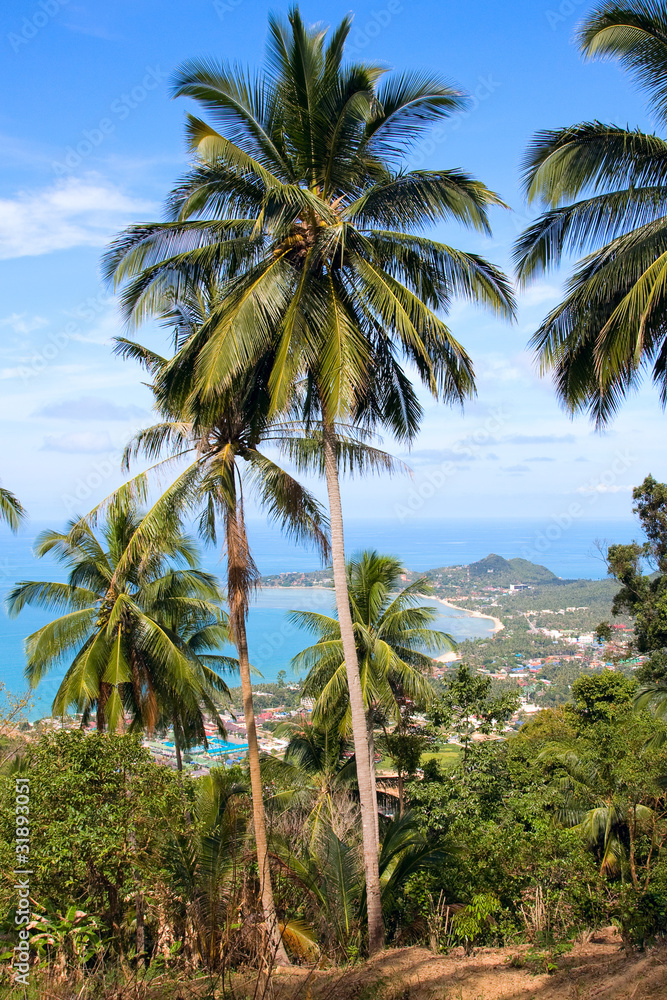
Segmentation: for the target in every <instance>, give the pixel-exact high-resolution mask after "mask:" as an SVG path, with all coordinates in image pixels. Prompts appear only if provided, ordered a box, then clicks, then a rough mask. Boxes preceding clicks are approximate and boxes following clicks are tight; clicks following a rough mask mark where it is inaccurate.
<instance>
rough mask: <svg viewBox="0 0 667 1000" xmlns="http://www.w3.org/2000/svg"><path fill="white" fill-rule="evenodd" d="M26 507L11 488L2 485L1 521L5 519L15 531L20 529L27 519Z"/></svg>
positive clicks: (0, 488) (0, 489) (0, 495)
mask: <svg viewBox="0 0 667 1000" xmlns="http://www.w3.org/2000/svg"><path fill="white" fill-rule="evenodd" d="M25 517H26V512H25V507H23V506H22V504H21V502H20V501H19V499H18V498H17V497H16V496H14V494H13V493H12V492H11V491H10V490H6V489H4V488H3V487H1V486H0V521H4V522H5V524H7V525H9V527H10V529H11V530H12V531H14V532H16V531H18V530H19V528H20V526H21V523H22V522H23V521H24V520H25Z"/></svg>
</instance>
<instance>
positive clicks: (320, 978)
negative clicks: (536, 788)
mask: <svg viewBox="0 0 667 1000" xmlns="http://www.w3.org/2000/svg"><path fill="white" fill-rule="evenodd" d="M526 950H527V949H526V946H522V947H515V948H480V949H478V950H476V951H475V952H474V953H473V954H472V955H471V956H469V957H466V956H464V955H463V953H462V949H456V951H455V952H454V953H452V954H451V955H447V956H440V955H437V956H436V955H433V954H432V953H431V952H430V951H427V950H426V949H425V948H398V949H393V950H390V951H386V952H384V953H383V954H382V955H380V956H378V957H377V958H375V959H373V960H371V961H369V962H367V963H365V964H364V965H362V966H359V967H358V968H354V969H351V970H350V971H349V972H346V973H343V974H341V973H340V972H333V971H329V972H316V973H310V974H309V973H307V972H306V971H305V970H296V969H295V970H290V971H289V972H286V973H281V974H279V975H276V976H275V977H274V980H273V986H274V989H275V998H276V1000H288V998H292V997H295V996H297V995H298V996H299V997H304V998H305V997H310V998H312V1000H362V998H363V1000H371V998H372V1000H602V998H604V1000H665V998H667V945H665V944H664V943H663V944H662V945H660V946H658V947H656V948H654V949H651V950H649V951H647V952H645V953H643V954H640V955H634V956H632V957H631V958H626V957H625V954H624V952H623V950H622V949H621V947H620V939H619V937H618V935H617V933H616V931H615V929H613V928H607V929H606V930H603V931H600V932H597V933H596V934H595V935H593V937H592V939H591V940H590V941H588V942H587V943H586V944H578V945H575V947H574V948H573V950H572V951H571V952H570V954H569V955H566V956H565V957H563V958H561V959H559V960H558V966H559V968H558V971H556V972H555V973H553V974H548V973H546V972H537V973H536V972H535V971H531V970H530V969H528V968H520V967H519V968H517V967H516V966H517V965H520V964H521V962H522V961H525V958H524V956H525V954H526Z"/></svg>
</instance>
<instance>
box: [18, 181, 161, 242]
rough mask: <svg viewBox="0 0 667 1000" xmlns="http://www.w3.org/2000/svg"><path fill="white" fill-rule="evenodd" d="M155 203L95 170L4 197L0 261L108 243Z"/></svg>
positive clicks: (153, 208) (150, 210)
mask: <svg viewBox="0 0 667 1000" xmlns="http://www.w3.org/2000/svg"><path fill="white" fill-rule="evenodd" d="M155 211H156V207H155V206H154V205H153V204H152V203H151V202H148V201H143V200H141V199H138V198H132V197H131V196H130V195H127V194H125V193H124V192H123V191H121V190H120V188H118V187H116V186H115V185H113V184H111V183H110V182H109V181H106V180H104V179H103V178H100V177H98V176H96V175H94V174H90V175H88V176H87V177H85V178H76V177H70V178H68V179H66V180H62V181H58V182H57V183H56V184H54V185H53V186H52V187H50V188H46V189H42V190H38V191H35V190H33V191H21V192H19V193H18V194H17V195H16V197H15V198H3V199H0V259H8V258H11V257H30V256H37V255H40V254H46V253H52V252H53V251H54V250H67V249H71V248H72V247H78V246H104V244H105V243H106V241H107V240H108V239H109V237H110V236H111V235H112V234H113V233H114V232H116V231H117V230H118V229H120V228H122V226H124V225H127V223H128V222H131V221H132V220H135V219H137V217H139V216H147V215H150V214H153V213H154V212H155Z"/></svg>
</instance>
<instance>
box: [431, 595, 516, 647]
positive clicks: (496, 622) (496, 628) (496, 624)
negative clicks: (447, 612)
mask: <svg viewBox="0 0 667 1000" xmlns="http://www.w3.org/2000/svg"><path fill="white" fill-rule="evenodd" d="M432 600H434V601H437V602H438V604H444V605H445V607H446V608H452V609H453V610H454V611H465V613H466V614H467V615H470V616H471V617H472V618H488V619H489V621H492V622H493V635H496V634H497V633H498V632H502V630H503V629H504V628H505V626H504V625H503V623H502V622H501V620H500V618H496V617H495V616H494V615H485V614H482V612H481V611H471V610H470V609H469V608H460V607H459V606H458V605H457V604H452V603H451V601H447V600H445V598H444V597H434V598H432ZM445 655H447V654H445Z"/></svg>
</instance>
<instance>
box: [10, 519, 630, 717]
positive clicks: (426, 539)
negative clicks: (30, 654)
mask: <svg viewBox="0 0 667 1000" xmlns="http://www.w3.org/2000/svg"><path fill="white" fill-rule="evenodd" d="M42 527H46V525H35V524H33V525H30V526H29V529H27V530H25V531H24V532H23V533H22V534H20V535H19V536H17V537H14V536H12V535H10V534H9V533H8V532H7V531H3V532H2V535H0V539H1V540H0V546H1V547H0V598H1V599H2V600H3V605H4V597H5V596H6V594H7V593H8V591H9V590H10V588H11V586H12V585H13V584H14V582H15V581H17V580H44V579H46V580H58V579H63V575H62V572H61V571H60V567H59V566H58V565H57V564H55V563H54V562H53V561H52V560H50V559H48V558H47V559H43V560H41V561H38V560H36V559H34V557H33V556H32V551H31V546H32V540H33V538H34V537H35V535H36V534H37V531H38V530H41V528H42ZM555 534H556V533H555V532H549V531H548V525H546V524H545V522H542V521H534V522H531V521H526V520H522V521H518V520H516V521H495V522H480V521H463V520H460V521H459V520H457V521H449V522H447V521H421V522H414V523H410V522H408V523H406V524H403V525H399V524H398V523H397V522H396V521H391V520H384V521H383V520H378V521H374V522H369V521H350V522H349V523H348V525H347V528H346V544H347V550H348V552H349V553H350V554H352V553H354V552H355V551H358V550H360V549H361V548H363V547H369V548H371V547H374V548H377V549H378V550H379V551H381V552H386V553H391V554H393V555H396V556H398V557H399V558H400V559H402V560H403V562H404V564H405V565H406V566H407V567H408V568H410V569H415V570H426V569H430V568H432V567H435V566H446V565H457V564H461V563H468V562H473V561H475V560H476V559H480V558H483V557H484V556H486V555H488V554H489V553H490V552H495V553H497V554H498V555H501V556H504V557H505V558H508V559H509V558H513V557H515V556H522V557H524V558H525V557H527V556H528V555H530V554H532V555H533V560H532V561H534V562H540V563H542V564H544V565H546V566H548V568H549V569H551V570H552V571H553V572H555V573H556V574H557V575H558V576H563V577H570V578H573V577H587V578H600V577H602V576H604V575H605V567H604V564H603V563H602V562H601V560H600V556H599V554H598V553H596V551H595V548H594V541H595V539H597V538H602V539H607V540H609V541H618V542H626V541H630V540H631V539H632V538H633V537H635V536H636V535H637V532H636V529H635V528H634V526H633V524H632V522H631V521H622V522H621V521H614V522H605V523H599V522H590V521H586V522H584V521H581V522H575V523H574V524H572V525H571V527H570V528H569V529H568V530H567V531H562V532H560V535H559V536H558V537H556V538H553V537H549V536H553V535H555ZM249 535H250V541H251V545H252V550H253V555H254V557H255V560H256V562H257V565H258V567H259V569H260V572H262V573H264V574H269V573H277V572H281V571H300V572H307V571H309V570H313V569H318V568H319V562H318V559H317V556H316V555H315V554H314V553H313V552H310V551H308V550H306V549H302V548H299V547H297V546H295V545H293V544H291V543H289V542H288V541H286V540H285V539H284V538H282V537H281V536H280V535H279V534H278V533H277V532H276V531H273V530H270V529H269V528H267V527H266V525H264V524H258V523H251V524H250V525H249ZM542 549H544V551H543V552H542V551H541V550H542ZM538 550H539V551H538ZM203 561H204V564H205V565H206V568H207V569H209V570H211V571H212V572H217V573H220V571H221V565H220V559H219V556H218V554H217V553H214V552H210V551H209V552H206V553H204V559H203ZM433 606H434V607H435V608H436V610H437V612H438V619H437V621H436V624H435V627H436V628H439V629H442V630H443V631H445V632H449V633H450V634H451V635H452V636H453V637H454V638H455V639H457V640H461V639H466V638H476V637H481V636H485V635H488V634H489V632H490V630H491V628H492V623H491V622H490V621H489V620H488V619H484V618H473V617H471V616H470V615H468V614H467V613H466V612H461V611H455V610H453V609H449V608H445V607H444V606H443V605H440V604H436V603H434V605H433ZM291 610H314V611H321V612H323V613H325V614H329V613H331V612H332V611H333V593H332V591H330V590H318V589H314V588H308V587H305V588H289V589H287V588H285V589H272V590H264V591H260V592H259V593H258V595H257V598H256V601H255V603H254V605H253V607H252V609H251V611H250V616H249V621H248V638H249V646H250V656H251V662H252V664H253V666H254V667H255V669H256V670H257V671H258V674H257V676H256V680H257V681H258V682H261V680H262V679H264V680H266V681H275V680H276V679H277V675H278V672H279V671H280V670H285V671H286V672H287V674H288V678H289V677H292V676H294V675H293V674H292V672H291V668H290V660H291V659H292V657H293V656H295V654H296V653H298V652H300V650H301V649H303V648H304V647H305V646H307V645H308V644H309V642H310V641H311V640H310V637H309V636H308V635H307V634H306V633H304V632H303V631H301V630H300V629H298V628H296V627H295V626H293V625H291V624H290V623H289V621H288V620H287V617H286V613H287V612H289V611H291ZM51 617H52V616H51V615H50V614H49V613H45V612H42V611H38V610H34V609H32V608H26V609H25V610H24V611H22V612H21V614H20V615H19V616H18V618H16V619H14V620H10V619H9V618H8V617H7V615H6V613H5V611H4V607H3V610H2V611H1V612H0V650H1V652H2V657H1V661H0V680H2V681H3V682H4V683H5V685H6V686H7V688H8V689H10V690H11V691H14V692H17V693H18V692H21V691H23V690H25V680H24V667H25V658H24V654H23V642H24V639H25V637H26V635H29V634H30V633H31V632H34V631H35V630H36V629H38V628H40V627H41V626H42V625H44V624H46V622H47V621H49V620H50V619H51ZM64 669H65V668H64V666H62V667H60V668H54V669H53V670H52V672H51V673H50V674H49V675H48V676H47V677H46V678H45V679H44V680H43V681H42V683H41V684H40V685H39V688H38V689H37V691H36V692H35V693H34V705H33V708H32V711H31V717H32V718H39V717H40V716H43V715H45V714H48V712H49V711H50V706H51V703H52V701H53V698H54V695H55V693H56V690H57V688H58V684H59V682H60V679H61V678H62V676H63V673H64ZM227 680H228V683H230V685H235V684H237V683H238V677H237V676H235V675H233V674H232V675H230V676H229V677H228V678H227Z"/></svg>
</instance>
